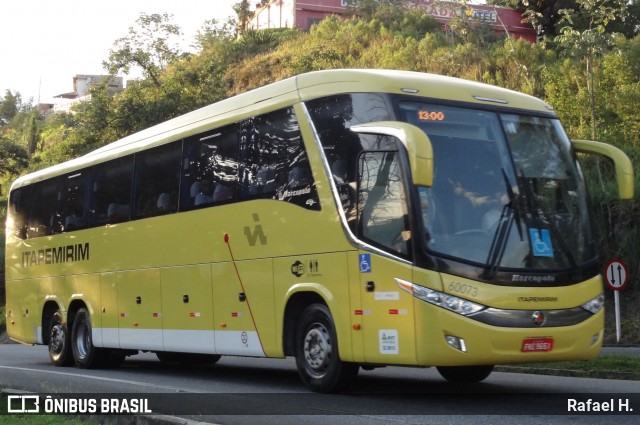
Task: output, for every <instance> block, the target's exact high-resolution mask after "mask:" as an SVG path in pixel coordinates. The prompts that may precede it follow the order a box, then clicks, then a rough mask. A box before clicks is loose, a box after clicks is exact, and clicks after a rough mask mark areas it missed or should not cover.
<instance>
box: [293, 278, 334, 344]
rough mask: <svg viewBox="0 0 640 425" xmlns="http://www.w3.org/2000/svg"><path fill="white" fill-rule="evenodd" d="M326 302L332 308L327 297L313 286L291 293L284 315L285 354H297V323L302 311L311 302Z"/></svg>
mask: <svg viewBox="0 0 640 425" xmlns="http://www.w3.org/2000/svg"><path fill="white" fill-rule="evenodd" d="M316 303H318V304H324V305H325V306H327V308H329V309H330V307H329V303H327V301H326V299H325V297H324V296H323V295H321V294H320V293H319V292H317V291H316V290H315V289H312V288H305V289H302V288H300V290H299V291H295V292H293V293H290V294H289V297H288V299H287V302H286V307H285V310H284V316H283V325H282V326H283V328H282V344H283V347H282V348H283V350H284V355H285V356H293V355H295V336H296V324H297V323H298V320H299V318H300V315H301V314H302V312H303V311H304V310H305V309H306V308H307V307H309V306H310V305H311V304H316Z"/></svg>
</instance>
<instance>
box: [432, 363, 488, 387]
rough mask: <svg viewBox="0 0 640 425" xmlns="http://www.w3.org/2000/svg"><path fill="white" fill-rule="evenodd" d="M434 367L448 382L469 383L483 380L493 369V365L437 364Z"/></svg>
mask: <svg viewBox="0 0 640 425" xmlns="http://www.w3.org/2000/svg"><path fill="white" fill-rule="evenodd" d="M436 369H438V372H439V373H440V375H441V376H442V377H443V378H444V379H446V380H447V381H449V382H455V383H471V382H480V381H483V380H485V379H486V378H487V377H488V376H489V375H490V374H491V372H492V371H493V365H482V366H438V367H436Z"/></svg>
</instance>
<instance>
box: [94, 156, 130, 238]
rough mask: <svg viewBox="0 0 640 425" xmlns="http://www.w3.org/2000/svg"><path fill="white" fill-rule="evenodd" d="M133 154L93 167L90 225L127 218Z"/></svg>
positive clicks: (116, 221)
mask: <svg viewBox="0 0 640 425" xmlns="http://www.w3.org/2000/svg"><path fill="white" fill-rule="evenodd" d="M132 177H133V156H128V157H125V158H119V159H116V160H113V161H109V162H106V163H104V164H100V165H97V166H95V167H94V170H93V184H92V192H93V194H92V197H91V202H92V205H91V212H90V216H89V225H90V226H100V225H103V224H107V223H118V222H121V221H126V220H128V219H129V213H130V210H131V208H130V204H131V179H132Z"/></svg>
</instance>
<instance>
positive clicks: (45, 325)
mask: <svg viewBox="0 0 640 425" xmlns="http://www.w3.org/2000/svg"><path fill="white" fill-rule="evenodd" d="M58 310H59V311H61V312H62V313H63V315H64V308H63V307H62V306H61V305H60V304H59V303H58V302H57V301H56V300H52V299H49V300H47V301H46V302H45V303H44V305H43V306H42V317H41V324H40V339H41V340H42V344H43V345H49V324H50V323H51V319H52V318H53V315H54V313H55V312H56V311H58Z"/></svg>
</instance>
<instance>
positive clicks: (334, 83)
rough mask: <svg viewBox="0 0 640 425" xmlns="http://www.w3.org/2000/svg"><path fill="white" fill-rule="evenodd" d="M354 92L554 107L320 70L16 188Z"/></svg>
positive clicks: (458, 86)
mask: <svg viewBox="0 0 640 425" xmlns="http://www.w3.org/2000/svg"><path fill="white" fill-rule="evenodd" d="M354 92H378V93H399V94H413V95H417V96H421V97H426V98H430V99H444V100H454V101H462V102H467V103H477V104H484V105H486V104H487V102H489V103H494V104H496V105H502V106H505V107H509V108H515V109H519V110H529V111H538V112H542V113H545V114H549V113H550V112H551V107H549V106H548V105H547V104H546V103H544V102H543V101H542V100H540V99H537V98H535V97H532V96H529V95H526V94H523V93H519V92H515V91H512V90H508V89H504V88H500V87H496V86H492V85H488V84H483V83H477V82H473V81H468V80H463V79H459V78H454V77H445V76H441V75H434V74H426V73H420V72H412V71H397V70H371V69H341V70H325V71H315V72H309V73H306V74H300V75H297V76H295V77H291V78H287V79H285V80H282V81H278V82H275V83H272V84H269V85H266V86H264V87H260V88H257V89H254V90H251V91H248V92H246V93H243V94H240V95H237V96H234V97H230V98H228V99H225V100H222V101H220V102H216V103H214V104H211V105H208V106H205V107H203V108H200V109H197V110H195V111H193V112H189V113H187V114H184V115H181V116H179V117H176V118H173V119H171V120H168V121H165V122H163V123H160V124H157V125H155V126H152V127H149V128H147V129H145V130H142V131H139V132H137V133H134V134H131V135H129V136H126V137H124V138H122V139H120V140H117V141H114V142H112V143H110V144H108V145H106V146H103V147H101V148H99V149H96V150H94V151H92V152H90V153H88V154H86V155H84V156H82V157H79V158H76V159H73V160H70V161H67V162H64V163H61V164H57V165H54V166H52V167H49V168H45V169H43V170H39V171H36V172H33V173H30V174H27V175H25V176H22V177H20V178H18V179H17V180H16V181H15V182H14V183H13V185H12V187H11V189H12V190H13V189H15V188H18V187H21V186H25V185H28V184H31V183H34V182H37V181H40V180H44V179H46V178H49V177H54V176H58V175H63V174H66V173H68V172H72V171H74V170H77V169H81V168H85V167H89V166H91V165H94V164H98V163H102V162H105V161H108V160H110V159H115V158H118V157H121V156H124V155H127V154H131V153H135V152H138V151H142V150H145V149H148V148H150V147H153V146H159V145H162V144H164V143H168V142H171V141H175V140H179V139H181V138H184V137H188V136H191V135H194V134H198V133H200V132H203V131H205V130H208V129H212V128H215V127H219V126H223V125H227V124H231V123H234V122H237V121H240V120H242V119H245V118H248V117H250V116H254V115H256V114H258V113H266V112H270V111H273V110H276V109H279V108H283V107H286V106H290V105H293V104H295V103H297V102H300V101H306V100H311V99H315V98H318V97H322V96H328V95H331V94H339V93H354Z"/></svg>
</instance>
